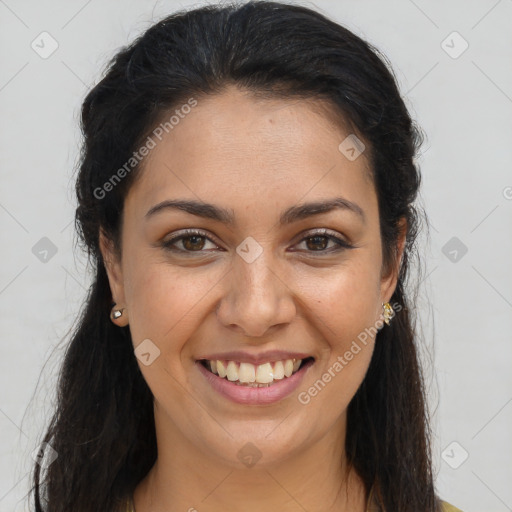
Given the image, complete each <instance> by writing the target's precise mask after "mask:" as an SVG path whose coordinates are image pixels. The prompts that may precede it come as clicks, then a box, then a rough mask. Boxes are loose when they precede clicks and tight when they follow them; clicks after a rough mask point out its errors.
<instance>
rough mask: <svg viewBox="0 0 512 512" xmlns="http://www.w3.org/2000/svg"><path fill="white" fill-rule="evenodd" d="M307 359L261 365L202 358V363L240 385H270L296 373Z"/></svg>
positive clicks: (286, 360) (208, 368) (214, 372)
mask: <svg viewBox="0 0 512 512" xmlns="http://www.w3.org/2000/svg"><path fill="white" fill-rule="evenodd" d="M310 359H311V360H312V359H313V358H312V357H308V358H306V359H284V360H282V361H273V362H267V363H263V364H259V365H254V364H252V363H245V362H238V361H221V360H215V361H212V360H206V359H203V360H201V361H200V362H201V364H202V365H203V366H204V367H205V368H206V369H207V370H209V371H210V372H212V373H213V374H215V375H218V376H219V377H221V378H223V379H227V380H229V381H230V382H233V383H235V384H237V385H240V386H247V387H268V386H271V385H272V384H273V383H274V382H275V381H280V380H283V379H286V378H289V377H291V376H292V375H294V374H295V373H296V372H297V371H298V370H299V369H300V367H301V365H302V364H303V363H306V362H307V361H309V360H310Z"/></svg>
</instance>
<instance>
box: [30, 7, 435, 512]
mask: <svg viewBox="0 0 512 512" xmlns="http://www.w3.org/2000/svg"><path fill="white" fill-rule="evenodd" d="M228 84H236V85H238V86H239V87H242V88H245V89H246V90H249V91H252V92H254V93H257V94H263V95H266V96H268V97H286V98H289V97H295V98H304V99H315V98H317V99H322V100H327V101H328V102H329V104H330V105H331V106H332V112H333V113H334V115H337V116H338V118H339V119H340V121H341V120H342V121H343V122H345V123H347V124H348V125H349V126H350V127H351V129H352V131H353V133H357V134H359V135H360V137H361V139H362V140H364V142H365V144H366V145H367V152H366V155H367V156H368V157H369V162H370V164H371V165H370V167H371V173H372V180H373V182H374V185H375V189H376V192H377V197H378V205H379V215H380V233H381V240H382V250H383V268H384V269H389V268H391V267H392V266H393V265H396V262H397V241H398V237H399V225H400V220H402V219H405V220H406V221H407V232H406V244H405V250H404V254H403V259H402V264H401V267H400V271H399V279H398V284H397V286H396V289H395V292H394V294H393V296H392V298H391V300H390V302H391V303H392V304H398V305H399V306H400V311H399V312H398V313H397V315H396V316H395V318H394V319H393V321H392V323H391V325H390V326H384V328H383V329H382V330H380V331H379V333H378V334H377V338H376V344H375V349H374V353H373V357H372V360H371V363H370V366H369V369H368V372H367V374H366V376H365V378H364V381H363V383H362V385H361V386H360V388H359V389H358V391H357V393H356V394H355V396H354V397H353V399H352V401H351V402H350V404H349V406H348V426H347V427H348V430H347V437H346V453H347V456H348V462H349V464H350V465H351V466H352V467H353V468H355V470H356V471H357V473H358V474H359V475H360V476H361V478H362V479H363V481H364V483H365V486H366V490H367V492H369V490H370V488H371V487H372V486H374V488H375V490H376V495H378V496H379V499H380V500H381V503H382V505H383V506H384V507H385V509H386V510H387V511H388V512H434V511H436V510H437V509H438V500H437V498H436V494H435V488H434V483H433V474H432V462H431V448H430V436H431V431H430V427H429V425H430V419H429V413H428V404H427V399H426V393H425V383H424V378H423V376H422V375H423V373H422V369H421V367H420V364H419V359H420V358H419V353H418V347H417V339H418V336H417V334H416V333H415V327H414V315H413V314H412V311H411V309H410V308H411V307H412V306H414V304H413V302H411V301H413V300H414V296H408V297H406V296H405V293H404V290H405V288H406V284H407V283H406V281H407V279H408V273H409V267H410V264H411V262H412V258H413V257H416V258H417V259H418V261H419V260H420V258H419V257H418V251H417V248H416V245H417V243H416V238H417V234H418V233H419V231H420V230H419V229H418V228H419V226H420V224H421V223H420V220H421V217H422V215H424V212H423V209H422V208H418V207H417V205H416V202H417V201H416V199H417V195H418V190H419V186H420V173H419V170H418V166H417V164H416V163H415V161H414V157H415V155H416V153H417V151H418V149H419V147H420V145H421V143H422V140H423V135H422V132H421V129H420V128H419V127H418V126H417V125H416V123H415V122H413V121H412V119H411V116H410V114H409V112H408V110H407V108H406V106H405V104H404V101H403V99H402V98H401V95H400V93H399V90H398V86H397V83H396V79H395V77H394V74H393V72H392V70H391V66H390V65H389V62H388V61H387V59H386V58H385V56H384V55H382V54H381V53H380V52H379V51H378V50H377V49H376V48H374V47H373V46H372V45H370V44H369V43H367V42H365V41H364V40H362V39H361V38H360V37H358V36H356V35H355V34H354V33H352V32H351V31H349V30H348V29H346V28H344V27H343V26H341V25H339V24H337V23H335V22H334V21H331V20H329V19H328V18H327V17H325V16H324V15H323V14H320V13H318V12H315V11H313V10H311V9H308V8H306V7H303V6H298V5H287V4H283V3H276V2H266V1H256V2H253V1H251V2H248V3H245V4H242V5H237V4H223V5H222V6H212V5H210V6H205V7H201V8H197V9H194V10H190V11H180V12H178V13H175V14H172V15H170V16H168V17H166V18H165V19H163V20H161V21H160V22H158V23H156V24H154V25H153V26H151V27H150V28H149V29H148V30H147V31H146V32H145V33H143V34H142V35H141V36H140V37H138V38H137V39H136V40H135V41H134V42H133V43H132V44H130V45H129V46H127V47H124V48H122V49H121V50H120V51H119V52H118V53H117V54H116V55H115V56H114V58H113V59H112V60H111V62H110V63H109V64H108V67H107V69H106V72H105V74H104V76H103V78H102V79H101V80H100V82H99V83H98V84H97V85H96V86H95V87H93V88H92V90H90V91H89V93H88V94H87V96H86V98H85V100H84V102H83V105H82V110H81V128H82V132H83V146H82V151H81V154H80V162H79V169H78V176H77V179H76V195H77V200H78V207H77V209H76V218H75V221H76V222H75V224H76V229H77V233H78V235H79V240H80V242H81V243H82V246H83V247H84V248H85V250H86V252H87V254H88V257H89V262H90V265H91V268H92V271H93V275H94V277H93V282H92V285H91V286H90V289H89V292H88V296H87V299H86V301H85V304H84V307H83V310H82V312H81V315H80V318H79V321H78V322H77V325H76V327H75V329H74V331H73V333H72V335H71V339H70V342H69V344H68V345H67V348H66V353H65V357H64V361H63V365H62V368H61V371H60V374H59V380H58V388H57V404H56V409H55V412H54V414H53V417H52V418H51V421H50V422H49V425H48V427H47V430H46V433H45V435H44V438H43V440H42V441H43V442H46V443H48V444H49V445H50V446H51V447H52V449H53V450H55V451H56V452H57V453H58V457H57V458H56V459H55V460H54V461H53V462H52V463H51V464H49V465H44V464H39V463H36V464H35V465H34V469H33V488H32V491H31V492H32V493H33V498H34V506H35V511H36V512H42V511H45V512H69V511H73V512H98V511H113V510H116V509H117V508H118V507H119V504H120V503H121V501H122V500H124V499H126V498H127V497H128V496H130V495H131V494H132V493H133V491H134V489H135V487H136V486H137V484H138V483H139V482H140V481H141V480H142V479H143V478H144V476H145V475H146V474H147V473H148V471H149V470H150V468H151V467H152V466H153V464H154V463H155V460H156V456H157V449H156V438H155V425H154V417H153V398H152V394H151V391H150V389H149V388H148V386H147V384H146V382H145V380H144V378H143V376H142V374H141V372H140V370H139V367H138V365H137V363H136V358H135V356H134V353H133V346H132V342H131V338H130V331H129V327H123V328H119V327H117V326H115V325H113V323H112V322H111V321H110V319H109V313H110V309H111V306H112V296H111V291H110V288H109V284H108V280H107V275H106V272H105V266H104V262H103V260H102V256H101V253H100V249H99V232H100V228H101V229H103V231H104V232H105V234H106V235H107V236H108V238H110V240H112V242H113V243H114V247H116V248H117V250H120V226H121V221H122V212H123V204H124V198H125V196H126V193H127V191H128V189H129V187H130V186H131V184H133V180H134V179H135V177H136V175H137V172H138V170H139V167H140V165H136V166H134V167H133V169H131V170H130V171H129V172H126V173H123V176H122V179H121V180H118V182H116V183H115V186H113V187H109V190H108V192H107V193H104V192H105V183H107V182H108V181H109V180H110V179H111V178H112V176H113V175H114V174H115V173H116V172H117V171H118V169H120V168H122V167H123V165H125V164H126V162H128V161H129V160H130V158H131V157H132V155H133V152H134V151H136V150H137V148H139V147H140V146H141V145H142V143H143V141H144V140H146V138H147V137H148V136H149V135H150V134H151V133H152V130H154V128H155V126H157V125H158V123H159V122H161V120H162V119H163V118H164V115H165V116H167V117H168V116H169V112H171V113H172V111H173V110H174V109H176V108H177V107H179V106H180V105H182V104H184V103H186V102H187V100H188V99H189V98H191V97H195V98H200V97H201V96H204V95H213V94H218V93H220V92H222V90H223V89H224V88H225V87H226V85H228ZM125 169H126V167H125ZM118 176H119V174H118ZM418 268H419V267H418ZM408 294H409V290H408Z"/></svg>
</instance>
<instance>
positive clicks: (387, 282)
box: [380, 217, 407, 302]
mask: <svg viewBox="0 0 512 512" xmlns="http://www.w3.org/2000/svg"><path fill="white" fill-rule="evenodd" d="M406 234H407V221H406V219H405V217H402V218H401V219H400V221H399V224H398V241H397V247H396V253H395V254H396V256H395V258H394V260H393V261H392V262H391V268H389V269H388V272H387V275H386V276H383V277H382V278H381V285H380V296H381V300H382V302H389V300H390V299H391V296H392V295H393V293H394V292H395V288H396V285H397V283H398V276H399V274H400V267H401V264H402V256H403V253H404V248H405V239H406Z"/></svg>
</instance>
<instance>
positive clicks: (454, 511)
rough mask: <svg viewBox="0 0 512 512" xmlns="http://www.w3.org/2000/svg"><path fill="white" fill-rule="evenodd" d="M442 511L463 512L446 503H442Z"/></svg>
mask: <svg viewBox="0 0 512 512" xmlns="http://www.w3.org/2000/svg"><path fill="white" fill-rule="evenodd" d="M441 510H442V512H462V510H461V509H460V508H457V507H454V506H453V505H450V503H448V502H446V501H441Z"/></svg>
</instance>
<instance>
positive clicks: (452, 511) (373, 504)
mask: <svg viewBox="0 0 512 512" xmlns="http://www.w3.org/2000/svg"><path fill="white" fill-rule="evenodd" d="M441 506H442V512H462V510H460V508H457V507H454V506H453V505H450V503H448V502H446V501H441ZM125 511H126V512H135V507H134V505H133V501H132V499H131V498H129V499H128V501H127V503H126V508H125ZM366 512H382V509H381V508H380V506H379V504H378V502H377V499H376V498H375V497H374V496H373V487H372V488H371V490H370V496H369V497H368V507H367V509H366Z"/></svg>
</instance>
